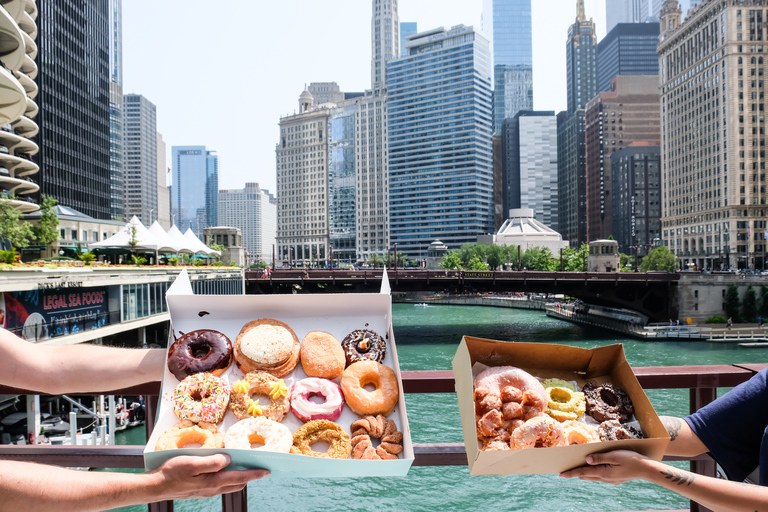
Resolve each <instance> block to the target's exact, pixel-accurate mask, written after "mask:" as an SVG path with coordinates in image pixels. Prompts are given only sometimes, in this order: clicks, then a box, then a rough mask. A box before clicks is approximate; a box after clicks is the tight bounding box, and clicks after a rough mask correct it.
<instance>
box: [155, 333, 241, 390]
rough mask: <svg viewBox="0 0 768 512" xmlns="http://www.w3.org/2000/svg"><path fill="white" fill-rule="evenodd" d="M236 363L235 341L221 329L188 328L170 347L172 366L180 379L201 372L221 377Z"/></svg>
mask: <svg viewBox="0 0 768 512" xmlns="http://www.w3.org/2000/svg"><path fill="white" fill-rule="evenodd" d="M231 364H232V342H231V341H229V338H227V337H226V336H225V335H223V334H222V333H220V332H219V331H212V330H210V329H200V330H197V331H192V332H188V333H186V334H184V335H182V336H181V337H180V338H179V339H177V340H176V341H174V342H173V344H172V345H171V348H169V349H168V369H169V370H170V371H171V373H172V374H173V375H174V377H176V378H177V379H179V380H184V378H185V377H187V376H189V375H193V374H195V373H200V372H210V373H212V374H214V375H216V376H217V377H218V376H219V375H221V374H222V373H224V372H225V371H226V370H227V368H229V366H230V365H231Z"/></svg>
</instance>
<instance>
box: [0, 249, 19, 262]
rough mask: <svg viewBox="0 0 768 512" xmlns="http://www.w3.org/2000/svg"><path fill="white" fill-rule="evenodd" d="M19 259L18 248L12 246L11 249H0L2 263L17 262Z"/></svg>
mask: <svg viewBox="0 0 768 512" xmlns="http://www.w3.org/2000/svg"><path fill="white" fill-rule="evenodd" d="M17 260H18V254H16V248H15V247H14V248H12V249H11V250H10V251H0V262H2V263H7V264H11V263H16V261H17Z"/></svg>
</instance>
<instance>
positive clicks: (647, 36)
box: [590, 23, 659, 99]
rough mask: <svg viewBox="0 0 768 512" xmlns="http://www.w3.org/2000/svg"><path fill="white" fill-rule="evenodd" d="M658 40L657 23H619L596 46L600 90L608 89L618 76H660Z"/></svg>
mask: <svg viewBox="0 0 768 512" xmlns="http://www.w3.org/2000/svg"><path fill="white" fill-rule="evenodd" d="M658 42H659V24H658V23H619V24H618V25H616V26H615V27H613V29H612V30H611V31H610V32H608V35H606V36H605V37H604V38H603V39H601V40H600V43H599V44H598V45H597V85H598V87H599V90H600V91H607V90H609V89H610V87H611V80H613V77H615V76H617V75H625V76H626V75H658V74H659V56H658V54H657V53H656V45H657V44H658ZM590 99H591V98H590Z"/></svg>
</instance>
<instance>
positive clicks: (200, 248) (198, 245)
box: [184, 228, 221, 256]
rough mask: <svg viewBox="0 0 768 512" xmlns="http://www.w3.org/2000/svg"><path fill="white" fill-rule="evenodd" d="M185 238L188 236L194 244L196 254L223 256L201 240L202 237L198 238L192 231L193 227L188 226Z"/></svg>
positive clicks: (188, 239)
mask: <svg viewBox="0 0 768 512" xmlns="http://www.w3.org/2000/svg"><path fill="white" fill-rule="evenodd" d="M184 238H186V239H187V241H188V242H189V244H190V245H191V246H192V249H193V250H194V251H195V254H197V253H202V254H207V255H211V254H215V255H216V256H221V253H220V252H219V251H214V250H213V249H211V248H210V247H208V246H207V245H205V244H204V243H203V242H201V241H200V239H199V238H197V235H195V233H193V232H192V229H191V228H187V231H185V232H184Z"/></svg>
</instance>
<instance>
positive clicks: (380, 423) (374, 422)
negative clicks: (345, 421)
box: [349, 414, 403, 460]
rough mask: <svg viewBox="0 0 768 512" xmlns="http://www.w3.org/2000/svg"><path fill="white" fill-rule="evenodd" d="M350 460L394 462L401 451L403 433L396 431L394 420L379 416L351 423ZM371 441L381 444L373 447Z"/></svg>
mask: <svg viewBox="0 0 768 512" xmlns="http://www.w3.org/2000/svg"><path fill="white" fill-rule="evenodd" d="M349 430H350V431H351V432H352V439H351V443H352V458H353V459H362V460H396V459H398V458H399V457H398V454H400V453H401V452H402V451H403V433H402V432H399V431H398V430H397V425H395V422H394V420H388V419H386V418H385V417H384V416H382V415H381V414H379V415H377V416H375V417H374V416H366V417H364V418H362V419H359V420H357V421H355V422H354V423H352V425H351V426H350V427H349ZM372 439H380V440H381V443H380V444H379V446H377V447H376V448H374V447H373V441H372Z"/></svg>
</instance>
